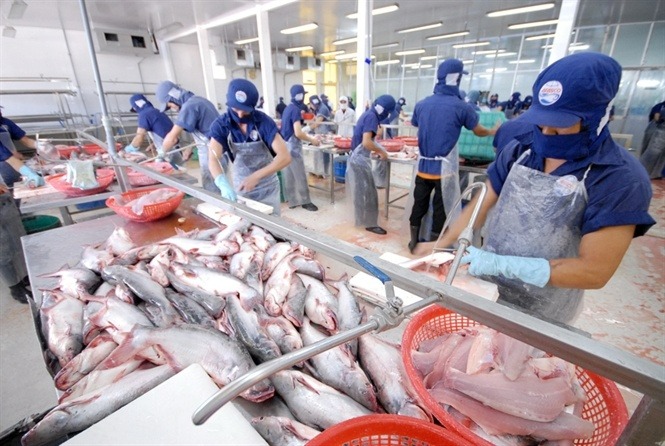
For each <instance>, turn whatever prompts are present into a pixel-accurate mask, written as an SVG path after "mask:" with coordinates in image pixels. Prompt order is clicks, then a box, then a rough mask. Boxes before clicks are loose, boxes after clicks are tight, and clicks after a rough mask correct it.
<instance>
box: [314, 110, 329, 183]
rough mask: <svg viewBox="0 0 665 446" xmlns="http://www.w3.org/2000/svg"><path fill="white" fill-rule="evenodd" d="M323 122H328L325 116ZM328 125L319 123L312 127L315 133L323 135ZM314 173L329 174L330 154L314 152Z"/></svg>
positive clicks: (325, 175) (327, 129)
mask: <svg viewBox="0 0 665 446" xmlns="http://www.w3.org/2000/svg"><path fill="white" fill-rule="evenodd" d="M323 122H329V121H328V118H325V119H324V121H323ZM329 130H330V127H329V126H328V125H319V126H318V127H317V128H315V129H314V134H315V135H325V134H327V133H329V132H330V131H329ZM314 173H315V174H316V175H322V176H324V177H327V176H328V175H330V154H329V153H323V152H314Z"/></svg>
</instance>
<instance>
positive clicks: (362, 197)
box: [346, 94, 395, 235]
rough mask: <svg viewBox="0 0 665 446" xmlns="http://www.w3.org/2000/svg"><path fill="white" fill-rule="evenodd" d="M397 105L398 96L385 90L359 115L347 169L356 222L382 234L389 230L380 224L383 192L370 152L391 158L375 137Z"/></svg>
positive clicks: (375, 232)
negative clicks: (379, 191) (377, 179)
mask: <svg viewBox="0 0 665 446" xmlns="http://www.w3.org/2000/svg"><path fill="white" fill-rule="evenodd" d="M394 109H395V98H393V97H392V96H390V95H387V94H384V95H382V96H379V97H378V98H376V100H375V101H374V103H373V104H372V107H370V108H369V109H368V110H367V111H365V112H364V113H363V114H362V115H361V116H360V118H358V122H356V127H355V129H354V130H353V139H352V140H351V147H353V148H354V149H353V151H352V152H351V156H350V157H349V161H348V166H347V171H346V175H347V177H346V180H347V185H348V189H347V190H349V191H350V192H351V202H352V203H353V209H354V216H355V225H356V226H362V227H364V228H365V229H366V230H368V231H370V232H373V233H374V234H379V235H383V234H386V231H385V229H383V228H381V227H380V226H379V224H378V221H379V196H378V194H377V191H376V185H375V183H374V178H373V176H372V168H371V165H370V156H371V155H372V154H374V155H376V156H378V157H379V158H380V159H382V160H385V159H386V158H388V153H387V152H386V150H385V149H384V148H383V147H381V146H380V145H379V144H377V143H376V142H375V141H374V137H375V136H376V134H377V132H378V131H379V123H380V122H381V121H383V120H384V119H386V118H387V117H388V115H390V113H391V112H392V111H393V110H394Z"/></svg>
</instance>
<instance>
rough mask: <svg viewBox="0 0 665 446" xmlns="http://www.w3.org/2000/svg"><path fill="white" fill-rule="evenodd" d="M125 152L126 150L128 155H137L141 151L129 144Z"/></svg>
mask: <svg viewBox="0 0 665 446" xmlns="http://www.w3.org/2000/svg"><path fill="white" fill-rule="evenodd" d="M124 150H125V152H127V153H136V152H138V151H139V149H137V148H136V147H134V146H133V145H131V144H127V145H126V146H125V149H124Z"/></svg>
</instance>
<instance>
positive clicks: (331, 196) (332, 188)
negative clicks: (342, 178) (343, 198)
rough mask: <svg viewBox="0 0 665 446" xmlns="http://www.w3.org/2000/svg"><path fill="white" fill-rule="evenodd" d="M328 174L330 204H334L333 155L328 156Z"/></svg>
mask: <svg viewBox="0 0 665 446" xmlns="http://www.w3.org/2000/svg"><path fill="white" fill-rule="evenodd" d="M328 168H329V169H328V170H329V172H328V173H330V204H335V155H334V154H333V153H331V154H330V165H329V166H328Z"/></svg>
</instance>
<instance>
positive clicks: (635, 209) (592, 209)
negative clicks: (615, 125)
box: [487, 134, 656, 237]
mask: <svg viewBox="0 0 665 446" xmlns="http://www.w3.org/2000/svg"><path fill="white" fill-rule="evenodd" d="M517 139H518V141H521V143H520V144H517V145H515V146H513V147H510V146H509V147H506V148H505V149H504V150H502V151H501V152H500V153H499V154H498V156H497V158H496V160H495V161H494V162H493V163H492V164H491V165H490V166H489V168H488V169H487V175H488V177H489V180H490V182H491V184H492V187H493V188H494V191H495V192H496V193H497V194H501V189H502V187H503V184H504V183H505V181H506V178H507V177H508V173H509V172H510V168H511V167H512V166H513V164H514V163H515V161H517V159H518V158H519V157H520V155H521V154H522V153H524V151H526V150H528V149H529V148H530V143H528V142H526V141H527V140H528V139H529V135H528V134H527V135H523V136H521V137H518V138H517ZM521 164H522V165H524V166H526V167H530V168H532V169H536V170H539V171H541V172H542V171H543V168H544V158H542V157H541V156H539V155H537V154H536V153H535V152H533V151H532V152H531V153H530V154H529V156H527V158H526V159H524V160H522V162H521ZM590 164H591V165H592V166H591V169H590V170H589V173H588V175H587V178H586V180H585V181H584V185H585V187H586V190H587V195H588V200H587V207H586V210H585V211H584V217H583V220H582V227H581V233H582V235H585V234H589V233H591V232H595V231H598V230H599V229H602V228H604V227H608V226H624V225H636V228H635V235H634V236H635V237H639V236H640V235H644V234H645V233H646V232H647V230H648V229H649V228H650V227H651V226H653V225H654V224H655V223H656V222H655V221H654V219H653V218H651V216H650V215H649V202H650V201H651V196H652V192H651V183H650V182H649V177H648V175H647V173H646V171H645V170H644V167H642V165H641V164H640V163H639V161H638V160H637V158H635V157H634V156H633V155H631V154H630V153H628V151H627V150H626V149H624V148H623V147H621V146H619V145H618V144H616V143H615V142H614V141H613V140H612V138H607V140H606V141H605V142H604V143H603V144H602V145H601V146H600V148H599V149H598V151H597V152H596V153H594V154H593V155H590V156H589V157H587V158H584V159H581V160H576V161H572V162H571V161H567V162H566V163H564V164H563V165H561V166H559V167H558V168H557V169H556V170H554V171H553V172H552V175H555V176H564V175H574V176H575V177H576V178H577V179H578V180H581V179H582V178H583V177H584V173H585V172H586V170H587V168H588V167H589V165H590ZM526 192H527V193H528V191H526Z"/></svg>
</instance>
